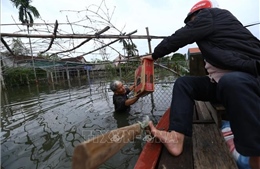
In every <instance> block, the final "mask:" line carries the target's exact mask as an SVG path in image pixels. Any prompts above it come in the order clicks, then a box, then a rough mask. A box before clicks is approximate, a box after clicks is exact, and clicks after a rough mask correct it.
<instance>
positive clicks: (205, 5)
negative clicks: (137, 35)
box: [141, 0, 260, 169]
mask: <svg viewBox="0 0 260 169" xmlns="http://www.w3.org/2000/svg"><path fill="white" fill-rule="evenodd" d="M184 22H185V24H186V25H185V26H184V27H182V28H180V29H179V30H177V31H176V32H175V33H174V34H172V35H171V36H169V37H166V38H165V39H163V40H162V41H161V42H160V43H159V44H158V45H157V46H156V47H155V49H154V52H153V53H152V55H148V56H145V57H143V58H148V59H152V60H157V59H158V58H161V57H164V56H165V55H167V54H170V53H171V52H175V51H177V50H178V49H179V48H181V47H183V46H185V45H187V44H191V43H194V42H196V43H197V45H198V47H199V49H200V51H201V53H202V55H203V58H204V60H205V68H206V69H207V71H208V73H209V75H208V76H202V77H193V76H184V77H179V78H178V79H177V80H176V82H175V84H174V88H173V93H172V103H171V112H170V125H169V131H160V130H157V129H156V128H155V127H154V125H153V123H152V122H150V123H149V126H150V129H151V132H152V134H153V135H154V136H155V137H158V138H159V139H160V140H161V141H162V142H163V143H164V145H165V146H166V148H167V149H168V151H169V152H170V153H171V154H172V155H175V156H178V155H180V154H181V153H182V150H183V141H184V136H185V135H186V136H191V135H192V116H193V106H194V100H200V101H212V102H221V103H222V104H223V105H224V106H225V108H226V111H227V113H228V116H229V118H230V119H229V120H230V125H231V129H232V132H233V134H234V144H235V147H236V150H237V151H238V152H239V153H240V154H242V155H244V156H248V157H249V163H250V166H251V168H252V169H259V168H260V41H259V39H257V38H256V37H255V36H254V35H253V34H252V33H251V32H250V31H249V30H248V29H247V28H246V27H244V26H243V25H242V24H241V22H240V21H239V20H238V19H237V18H236V17H235V16H233V14H232V13H230V12H229V11H228V10H225V9H220V8H216V7H215V6H214V3H213V2H212V1H210V0H202V1H199V2H198V3H197V4H195V5H194V6H193V7H192V8H191V10H190V12H189V13H188V16H187V17H186V19H185V20H184ZM143 58H141V59H143Z"/></svg>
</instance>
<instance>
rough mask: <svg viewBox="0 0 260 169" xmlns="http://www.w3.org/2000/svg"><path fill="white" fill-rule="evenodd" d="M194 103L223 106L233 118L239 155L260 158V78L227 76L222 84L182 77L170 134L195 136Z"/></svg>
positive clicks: (240, 74)
mask: <svg viewBox="0 0 260 169" xmlns="http://www.w3.org/2000/svg"><path fill="white" fill-rule="evenodd" d="M194 100H200V101H212V102H217V101H218V102H221V103H222V104H223V105H224V106H225V108H226V111H227V113H228V116H229V118H230V125H231V130H232V132H233V134H234V143H235V146H236V149H237V151H238V152H239V153H240V154H242V155H245V156H260V78H256V77H254V76H252V75H250V74H247V73H243V72H231V73H227V74H225V75H224V76H223V77H222V78H221V79H220V80H219V82H218V83H212V82H211V81H210V79H209V77H207V76H204V77H193V76H186V77H180V78H178V79H177V80H176V82H175V84H174V88H173V93H172V103H171V114H170V126H169V130H175V131H177V132H180V133H183V134H185V135H187V136H191V135H192V119H193V118H192V116H193V111H194Z"/></svg>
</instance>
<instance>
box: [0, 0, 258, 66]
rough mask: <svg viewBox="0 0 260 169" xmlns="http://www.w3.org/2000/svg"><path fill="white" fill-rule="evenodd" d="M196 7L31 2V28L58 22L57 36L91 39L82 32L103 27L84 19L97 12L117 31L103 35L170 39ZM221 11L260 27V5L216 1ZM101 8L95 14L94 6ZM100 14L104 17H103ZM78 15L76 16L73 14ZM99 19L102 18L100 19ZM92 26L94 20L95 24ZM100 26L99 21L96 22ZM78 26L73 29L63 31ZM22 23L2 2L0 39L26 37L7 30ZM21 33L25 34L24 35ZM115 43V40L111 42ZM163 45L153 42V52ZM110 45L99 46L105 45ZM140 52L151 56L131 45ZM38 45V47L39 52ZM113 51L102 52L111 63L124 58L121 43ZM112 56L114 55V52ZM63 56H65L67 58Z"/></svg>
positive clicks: (92, 0) (254, 0) (180, 1)
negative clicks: (37, 16)
mask: <svg viewBox="0 0 260 169" xmlns="http://www.w3.org/2000/svg"><path fill="white" fill-rule="evenodd" d="M196 2H198V1H197V0H163V1H162V0H136V1H133V0H73V1H72V0H44V1H43V0H33V1H32V3H31V5H32V6H34V7H36V8H37V9H38V11H39V13H40V15H41V18H40V19H35V20H34V22H35V23H54V22H55V21H56V20H57V21H58V23H60V24H59V27H58V30H59V32H60V33H62V34H66V33H69V34H71V33H73V32H74V33H79V34H94V33H95V31H93V30H91V29H87V28H86V27H83V26H82V25H85V26H90V27H95V28H96V29H97V30H98V29H99V30H101V29H103V28H104V27H105V26H104V25H103V24H100V23H98V22H85V21H82V22H80V20H82V19H83V18H86V16H88V17H90V18H91V17H96V16H94V15H89V13H88V12H86V9H90V10H92V11H98V14H99V15H100V16H102V17H104V18H106V16H110V17H109V18H111V20H110V23H112V25H113V26H114V27H115V28H116V29H110V30H109V31H107V32H105V33H103V34H102V35H108V34H113V35H118V34H119V31H121V32H126V33H130V32H133V31H135V30H137V33H135V34H134V35H146V34H147V32H146V28H148V30H149V34H150V35H153V36H170V35H171V34H173V33H174V32H175V31H176V30H178V29H179V28H181V27H183V26H184V22H183V21H184V19H185V17H186V15H187V13H188V12H189V10H190V8H191V7H192V6H193V5H194V4H195V3H196ZM217 2H218V4H219V8H224V9H228V10H229V11H231V12H232V13H233V14H234V15H235V16H236V17H237V18H238V19H239V20H240V21H241V22H242V24H243V25H248V24H252V23H256V22H259V21H260V2H259V0H217ZM100 4H101V8H100V9H99V10H98V8H97V7H98V6H100ZM101 9H102V10H103V13H102V12H101V11H102V10H101ZM75 11H76V12H75ZM99 18H100V17H99ZM93 20H95V18H94V19H93ZM97 20H99V19H97ZM68 21H69V22H75V21H78V22H77V24H78V25H81V26H75V25H72V26H70V25H62V23H68ZM13 23H20V22H19V20H18V10H17V9H16V8H15V7H14V6H13V5H12V4H11V2H10V0H1V33H14V32H16V33H26V32H24V30H25V27H24V26H21V25H19V26H17V25H6V24H13ZM31 29H34V31H32V32H31V34H42V35H49V34H52V32H53V25H51V26H46V25H44V24H43V25H42V26H39V25H38V26H37V25H35V26H34V27H33V28H31ZM248 29H249V30H250V31H251V32H252V33H253V34H254V35H255V36H256V37H257V38H258V39H260V26H259V25H257V26H251V27H248ZM22 30H23V31H22ZM4 39H5V40H6V41H7V42H8V44H10V43H11V38H4ZM22 40H23V42H24V41H25V43H27V44H28V39H26V38H23V39H22ZM83 40H84V39H75V40H74V41H71V40H68V39H63V40H60V39H56V40H55V44H56V45H53V48H52V49H51V50H50V52H55V51H56V52H58V51H61V50H68V49H71V48H73V47H75V46H76V45H78V44H79V43H81V42H82V41H83ZM113 40H115V39H113ZM161 40H162V39H152V41H151V48H152V50H153V49H154V48H155V47H156V45H157V44H159V42H160V41H161ZM108 41H111V40H108V39H105V40H103V42H104V43H107V42H108ZM32 42H33V53H34V55H36V54H37V53H38V52H39V51H44V50H45V49H47V47H48V45H49V42H50V39H36V38H35V39H32ZM133 42H134V43H135V44H136V46H137V49H138V51H139V55H144V54H146V53H149V47H148V41H147V39H133ZM1 45H2V44H1ZM37 45H38V46H37ZM99 46H100V44H98V43H96V42H94V41H92V42H88V43H86V44H84V45H82V46H81V47H80V48H78V49H77V50H76V51H73V52H70V53H65V55H64V54H63V55H64V56H63V55H61V56H63V57H74V56H79V55H80V54H84V53H87V52H89V51H92V50H93V49H95V48H97V47H99ZM111 46H112V47H113V49H112V48H106V51H103V52H104V53H105V55H106V57H107V58H108V59H109V60H113V59H115V58H116V57H117V56H118V52H116V51H119V52H120V53H121V54H124V52H123V50H122V48H123V46H122V43H114V44H112V45H111ZM190 47H196V44H191V45H187V46H185V47H183V48H181V49H179V50H178V51H176V53H182V54H186V53H187V51H188V48H190ZM114 49H115V50H116V51H115V50H114ZM100 52H101V51H96V52H94V53H93V54H89V55H86V56H84V57H85V59H86V60H87V61H93V60H95V59H96V58H98V59H101V57H100ZM66 55H67V56H66Z"/></svg>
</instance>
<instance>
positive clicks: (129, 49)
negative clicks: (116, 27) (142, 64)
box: [119, 39, 138, 56]
mask: <svg viewBox="0 0 260 169" xmlns="http://www.w3.org/2000/svg"><path fill="white" fill-rule="evenodd" d="M119 42H121V43H123V49H124V50H126V55H127V56H135V55H137V54H138V50H137V46H136V45H135V44H134V43H133V42H132V41H131V40H127V41H126V40H125V39H122V40H120V41H119Z"/></svg>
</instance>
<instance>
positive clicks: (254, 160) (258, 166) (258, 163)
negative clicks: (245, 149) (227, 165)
mask: <svg viewBox="0 0 260 169" xmlns="http://www.w3.org/2000/svg"><path fill="white" fill-rule="evenodd" d="M249 164H250V167H251V168H252V169H260V156H256V157H250V158H249Z"/></svg>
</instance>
